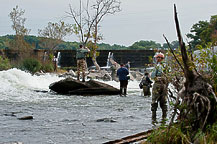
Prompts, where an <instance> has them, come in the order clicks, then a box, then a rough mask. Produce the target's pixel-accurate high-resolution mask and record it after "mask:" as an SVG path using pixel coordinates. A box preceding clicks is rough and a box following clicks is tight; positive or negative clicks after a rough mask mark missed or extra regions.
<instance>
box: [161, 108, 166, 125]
mask: <svg viewBox="0 0 217 144" xmlns="http://www.w3.org/2000/svg"><path fill="white" fill-rule="evenodd" d="M166 118H167V111H166V110H162V120H161V123H162V124H166Z"/></svg>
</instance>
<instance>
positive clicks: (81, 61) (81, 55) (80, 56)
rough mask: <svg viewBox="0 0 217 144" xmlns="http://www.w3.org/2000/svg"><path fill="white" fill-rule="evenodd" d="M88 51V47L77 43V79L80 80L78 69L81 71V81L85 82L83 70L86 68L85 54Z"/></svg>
mask: <svg viewBox="0 0 217 144" xmlns="http://www.w3.org/2000/svg"><path fill="white" fill-rule="evenodd" d="M88 52H90V50H89V49H88V48H84V47H83V45H79V48H78V49H77V50H76V59H77V80H80V70H81V72H82V82H85V70H86V54H87V53H88Z"/></svg>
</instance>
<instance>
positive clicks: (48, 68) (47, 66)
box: [41, 63, 54, 72]
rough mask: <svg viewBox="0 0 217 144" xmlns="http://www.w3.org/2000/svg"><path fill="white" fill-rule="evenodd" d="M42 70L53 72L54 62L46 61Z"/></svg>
mask: <svg viewBox="0 0 217 144" xmlns="http://www.w3.org/2000/svg"><path fill="white" fill-rule="evenodd" d="M41 70H42V71H44V72H53V71H54V66H53V64H52V63H45V64H43V65H42V66H41Z"/></svg>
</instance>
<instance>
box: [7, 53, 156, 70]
mask: <svg viewBox="0 0 217 144" xmlns="http://www.w3.org/2000/svg"><path fill="white" fill-rule="evenodd" d="M45 52H46V51H45V50H34V51H30V52H29V53H31V56H32V57H37V58H39V59H41V60H43V59H44V56H45ZM58 52H60V53H61V57H60V61H59V64H60V66H61V67H76V58H75V54H76V51H75V50H59V51H56V52H55V55H57V53H58ZM109 52H111V53H113V56H114V60H115V61H116V62H117V63H119V64H120V63H124V64H125V63H127V61H130V62H131V68H144V67H145V64H150V63H151V62H150V61H149V57H153V56H154V51H153V50H101V51H99V53H100V54H99V56H98V57H97V62H98V64H99V65H100V66H101V67H102V66H106V64H107V58H108V54H109ZM5 53H6V55H7V57H8V58H9V59H11V60H16V59H18V58H19V55H18V54H17V52H16V51H10V50H6V51H5ZM87 65H88V67H90V66H93V62H92V60H91V58H89V57H88V58H87Z"/></svg>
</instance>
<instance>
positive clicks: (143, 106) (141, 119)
mask: <svg viewBox="0 0 217 144" xmlns="http://www.w3.org/2000/svg"><path fill="white" fill-rule="evenodd" d="M61 79H63V78H60V77H58V76H57V75H55V74H45V75H41V76H35V75H31V74H29V73H26V72H24V71H21V70H18V69H10V70H7V71H0V85H1V88H0V109H1V110H0V126H1V130H0V143H4V142H11V141H19V142H23V143H24V144H100V143H104V142H107V141H110V140H115V139H119V138H122V137H125V136H129V135H132V134H136V133H139V132H143V131H146V130H148V129H151V128H152V125H151V111H150V105H151V98H150V97H144V96H142V95H141V89H139V86H138V85H139V82H137V81H130V82H129V85H128V86H129V88H128V95H127V97H120V96H119V95H114V96H89V97H84V96H65V95H57V94H55V93H52V92H44V91H49V85H50V84H51V83H53V82H56V81H59V80H61ZM105 83H107V84H110V85H112V86H114V87H117V88H118V87H119V83H118V82H114V81H109V82H105ZM23 116H33V120H18V118H19V117H23Z"/></svg>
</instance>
